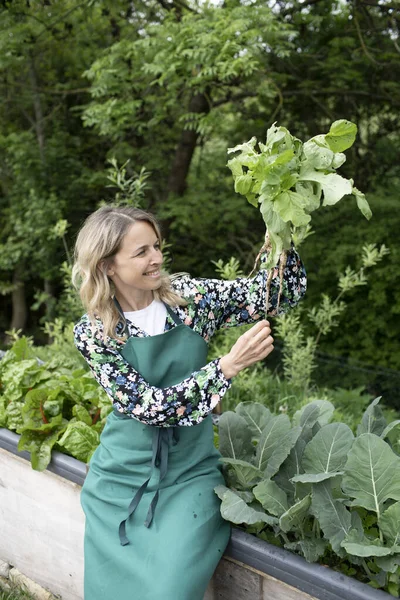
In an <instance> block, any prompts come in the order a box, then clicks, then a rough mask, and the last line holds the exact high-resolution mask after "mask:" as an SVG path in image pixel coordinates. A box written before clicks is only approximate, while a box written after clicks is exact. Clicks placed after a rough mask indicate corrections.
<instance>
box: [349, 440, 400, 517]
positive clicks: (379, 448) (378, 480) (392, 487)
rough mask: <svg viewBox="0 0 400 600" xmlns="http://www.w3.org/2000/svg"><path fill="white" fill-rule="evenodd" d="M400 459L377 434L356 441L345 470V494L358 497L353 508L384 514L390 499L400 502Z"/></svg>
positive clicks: (353, 503) (355, 498)
mask: <svg viewBox="0 0 400 600" xmlns="http://www.w3.org/2000/svg"><path fill="white" fill-rule="evenodd" d="M399 469H400V458H399V457H398V456H396V455H395V453H394V452H393V451H392V449H391V448H390V446H389V445H388V444H387V443H386V442H384V441H383V440H382V439H381V438H380V437H378V436H377V435H374V434H373V433H364V434H362V435H361V436H360V437H358V438H356V439H355V441H354V443H353V446H352V448H351V449H350V451H349V456H348V459H347V462H346V465H345V467H344V471H345V474H344V476H343V480H342V488H343V491H344V492H345V493H346V494H348V495H349V496H351V497H352V498H354V500H353V502H352V506H362V507H364V508H366V509H368V510H372V511H374V512H376V513H377V515H378V519H379V517H380V515H381V511H382V505H383V503H384V502H386V500H389V499H392V500H400V478H399V477H393V473H398V472H399Z"/></svg>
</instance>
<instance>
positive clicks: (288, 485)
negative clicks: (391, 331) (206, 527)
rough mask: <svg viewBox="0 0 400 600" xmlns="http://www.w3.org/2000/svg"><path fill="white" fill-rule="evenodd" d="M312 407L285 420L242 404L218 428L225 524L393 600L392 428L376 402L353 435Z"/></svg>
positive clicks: (395, 492) (323, 409)
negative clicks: (350, 575) (352, 578)
mask: <svg viewBox="0 0 400 600" xmlns="http://www.w3.org/2000/svg"><path fill="white" fill-rule="evenodd" d="M333 413H334V406H333V405H332V404H331V403H330V402H328V401H325V400H320V401H318V400H317V401H314V402H311V403H309V404H307V405H306V406H304V407H303V408H302V409H301V410H299V411H297V412H296V413H295V414H294V416H293V419H292V420H290V419H289V417H288V415H286V414H280V415H274V414H272V413H271V412H270V411H269V409H268V408H266V407H265V406H263V405H262V404H259V403H254V402H244V403H241V404H239V405H238V406H237V407H236V409H235V411H234V412H233V411H229V412H225V413H224V414H223V415H222V416H221V417H220V419H219V449H220V452H221V454H222V459H221V461H222V463H223V465H224V472H225V479H226V485H225V486H218V487H216V488H215V492H216V493H217V495H218V496H219V498H220V499H221V501H222V502H221V514H222V516H223V518H224V519H226V520H228V521H230V522H231V523H234V524H235V525H238V526H241V527H244V528H245V529H247V530H248V531H250V532H251V533H255V534H256V535H258V536H260V537H262V538H263V539H266V540H268V541H270V542H272V543H274V544H277V545H280V546H283V547H284V548H286V549H288V550H290V551H293V552H296V553H297V554H300V555H302V556H303V557H304V558H305V559H306V560H307V561H309V562H316V561H320V562H321V561H323V563H324V564H330V565H331V566H333V567H335V568H339V569H342V570H343V571H345V572H349V573H354V574H355V575H356V576H357V577H358V578H359V579H361V580H362V581H364V582H367V583H370V584H371V585H373V586H374V587H379V588H383V589H385V590H387V591H389V592H390V593H392V594H393V595H395V596H396V597H398V595H399V592H400V587H399V582H400V479H399V477H397V476H396V474H397V473H399V470H400V456H399V455H398V453H397V452H396V451H395V448H396V443H395V442H396V441H397V440H398V438H399V425H400V420H396V421H393V422H392V423H390V424H387V422H386V419H385V417H384V414H383V411H382V410H381V408H380V406H379V398H376V399H375V400H374V401H373V402H372V403H371V404H370V405H369V406H368V408H367V410H366V411H365V413H364V415H363V417H362V421H361V423H360V424H359V425H358V428H357V432H356V435H354V434H353V432H352V431H351V429H350V428H349V427H348V426H347V425H346V424H344V423H332V422H331V420H332V416H333Z"/></svg>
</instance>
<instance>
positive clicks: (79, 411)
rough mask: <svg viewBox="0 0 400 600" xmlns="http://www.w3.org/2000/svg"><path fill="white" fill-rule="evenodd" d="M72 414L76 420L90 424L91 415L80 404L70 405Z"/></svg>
mask: <svg viewBox="0 0 400 600" xmlns="http://www.w3.org/2000/svg"><path fill="white" fill-rule="evenodd" d="M72 414H73V415H74V417H76V418H77V420H78V421H82V422H83V423H86V425H89V427H90V426H91V425H92V417H91V416H90V414H89V412H88V411H87V410H86V408H85V407H84V406H82V405H81V404H74V406H73V407H72Z"/></svg>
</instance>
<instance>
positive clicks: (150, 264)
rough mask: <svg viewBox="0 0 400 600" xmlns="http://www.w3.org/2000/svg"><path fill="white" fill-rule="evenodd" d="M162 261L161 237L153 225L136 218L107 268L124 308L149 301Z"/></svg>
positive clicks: (151, 298) (157, 283) (155, 285)
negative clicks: (159, 237)
mask: <svg viewBox="0 0 400 600" xmlns="http://www.w3.org/2000/svg"><path fill="white" fill-rule="evenodd" d="M162 261H163V256H162V252H161V248H160V240H159V239H158V237H157V234H156V232H155V231H154V229H153V227H152V226H151V225H150V223H148V222H146V221H136V223H134V224H133V225H131V226H130V227H129V229H128V231H127V233H126V234H125V236H124V238H123V240H122V243H121V247H120V249H119V250H118V252H117V253H116V254H115V255H114V257H113V259H112V261H111V262H110V264H109V266H108V269H107V275H108V276H109V277H110V279H112V281H113V282H114V285H115V288H116V296H117V299H118V300H119V302H120V304H121V307H122V309H123V310H124V311H129V310H140V309H142V308H145V307H146V306H148V305H149V304H150V303H151V302H152V300H153V290H156V289H157V288H159V287H160V285H161V265H162Z"/></svg>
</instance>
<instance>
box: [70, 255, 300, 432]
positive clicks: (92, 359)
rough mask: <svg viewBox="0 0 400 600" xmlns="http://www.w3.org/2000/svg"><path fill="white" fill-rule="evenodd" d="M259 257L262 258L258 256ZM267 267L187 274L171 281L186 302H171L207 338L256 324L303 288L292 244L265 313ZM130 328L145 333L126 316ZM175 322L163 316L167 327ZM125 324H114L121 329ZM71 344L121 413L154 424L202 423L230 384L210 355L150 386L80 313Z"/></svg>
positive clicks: (98, 323)
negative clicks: (178, 376) (178, 377)
mask: <svg viewBox="0 0 400 600" xmlns="http://www.w3.org/2000/svg"><path fill="white" fill-rule="evenodd" d="M261 261H262V262H265V261H266V255H265V254H264V255H262V257H261ZM267 277H268V271H267V270H265V269H261V270H260V271H259V272H258V274H257V275H256V276H255V277H254V278H252V279H245V278H238V279H235V280H234V281H225V280H218V279H201V278H198V279H192V278H191V277H190V276H188V275H183V276H182V277H180V278H177V279H174V280H173V281H172V287H173V289H174V290H175V291H176V292H177V293H178V294H179V295H180V296H182V297H183V298H185V299H186V300H187V301H188V304H187V306H184V307H181V306H178V307H172V309H173V310H174V311H175V312H176V313H177V315H178V316H179V318H180V319H181V321H182V322H183V323H184V324H185V325H187V326H188V327H191V328H192V329H193V330H194V331H196V332H197V333H199V334H200V335H201V336H202V337H203V338H204V340H205V341H206V342H208V341H209V340H210V339H211V337H212V336H213V334H214V333H215V332H216V331H217V330H218V329H221V328H225V327H235V326H237V325H243V324H246V323H247V324H249V323H254V322H255V321H257V320H258V319H262V318H265V316H266V314H268V315H271V316H275V315H276V314H283V313H285V312H286V311H287V310H288V309H289V308H290V307H293V306H295V305H296V304H297V303H298V301H299V300H300V298H301V297H302V296H303V295H304V293H305V290H306V273H305V269H304V266H303V264H302V262H301V260H300V258H299V255H298V254H297V252H296V250H295V249H294V248H293V249H292V250H291V251H289V252H288V259H287V264H286V267H285V270H284V279H283V289H282V295H281V299H280V306H279V310H277V308H276V307H277V300H278V292H279V268H278V267H275V268H274V273H273V277H272V280H271V288H270V295H269V308H268V312H267V313H266V310H265V298H266V281H267ZM127 324H128V328H129V333H130V335H133V336H138V337H145V336H147V335H148V334H147V333H145V332H144V331H142V330H140V329H139V328H137V327H135V325H134V324H133V323H132V322H130V321H129V320H128V321H127ZM172 327H175V323H174V321H173V320H172V318H171V317H170V315H167V318H166V322H165V329H164V330H165V331H168V330H169V329H171V328H172ZM122 331H123V324H122V323H120V324H119V325H118V327H117V332H118V333H119V334H121V333H122ZM74 335H75V344H76V347H77V348H78V350H79V351H80V352H81V354H82V355H83V357H84V358H85V360H86V361H87V363H88V364H89V367H90V369H91V370H92V372H93V374H94V376H95V378H96V379H97V381H98V382H99V383H100V385H102V387H103V388H104V389H105V391H106V392H107V394H108V395H109V397H110V398H111V400H112V402H113V404H114V407H115V408H116V409H117V410H118V411H119V412H121V413H124V414H125V415H127V416H129V417H132V418H135V419H138V420H139V421H142V422H143V423H145V424H147V425H154V426H158V427H171V426H177V425H179V426H190V425H196V424H197V423H200V422H201V421H202V420H203V419H204V418H205V417H206V416H207V415H208V414H209V413H210V412H211V411H212V410H213V408H214V407H215V406H216V405H217V404H218V402H219V401H220V400H221V398H222V397H223V395H224V394H225V392H226V391H227V390H228V389H229V387H230V385H231V380H228V379H226V378H225V376H224V374H223V373H222V371H221V368H220V359H216V360H213V361H211V362H209V363H208V364H206V365H205V366H204V367H203V368H202V369H200V370H199V371H196V372H195V373H192V375H191V376H190V377H188V378H187V379H185V380H184V381H182V382H181V383H179V384H176V385H172V386H170V387H167V388H162V389H161V388H156V387H153V386H151V385H150V384H149V383H147V381H145V379H144V378H143V377H142V376H141V375H140V373H138V372H137V371H135V369H134V368H133V367H131V365H130V364H129V363H128V362H126V361H125V359H124V358H123V357H122V355H121V354H120V351H121V349H122V348H123V346H124V342H122V341H119V340H116V339H114V338H105V339H103V338H104V336H103V332H102V323H101V321H100V320H99V319H98V320H97V321H96V323H95V325H93V324H92V323H91V322H90V319H89V317H88V316H87V315H84V316H83V317H82V318H81V320H80V321H79V322H78V323H77V324H76V325H75V327H74Z"/></svg>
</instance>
